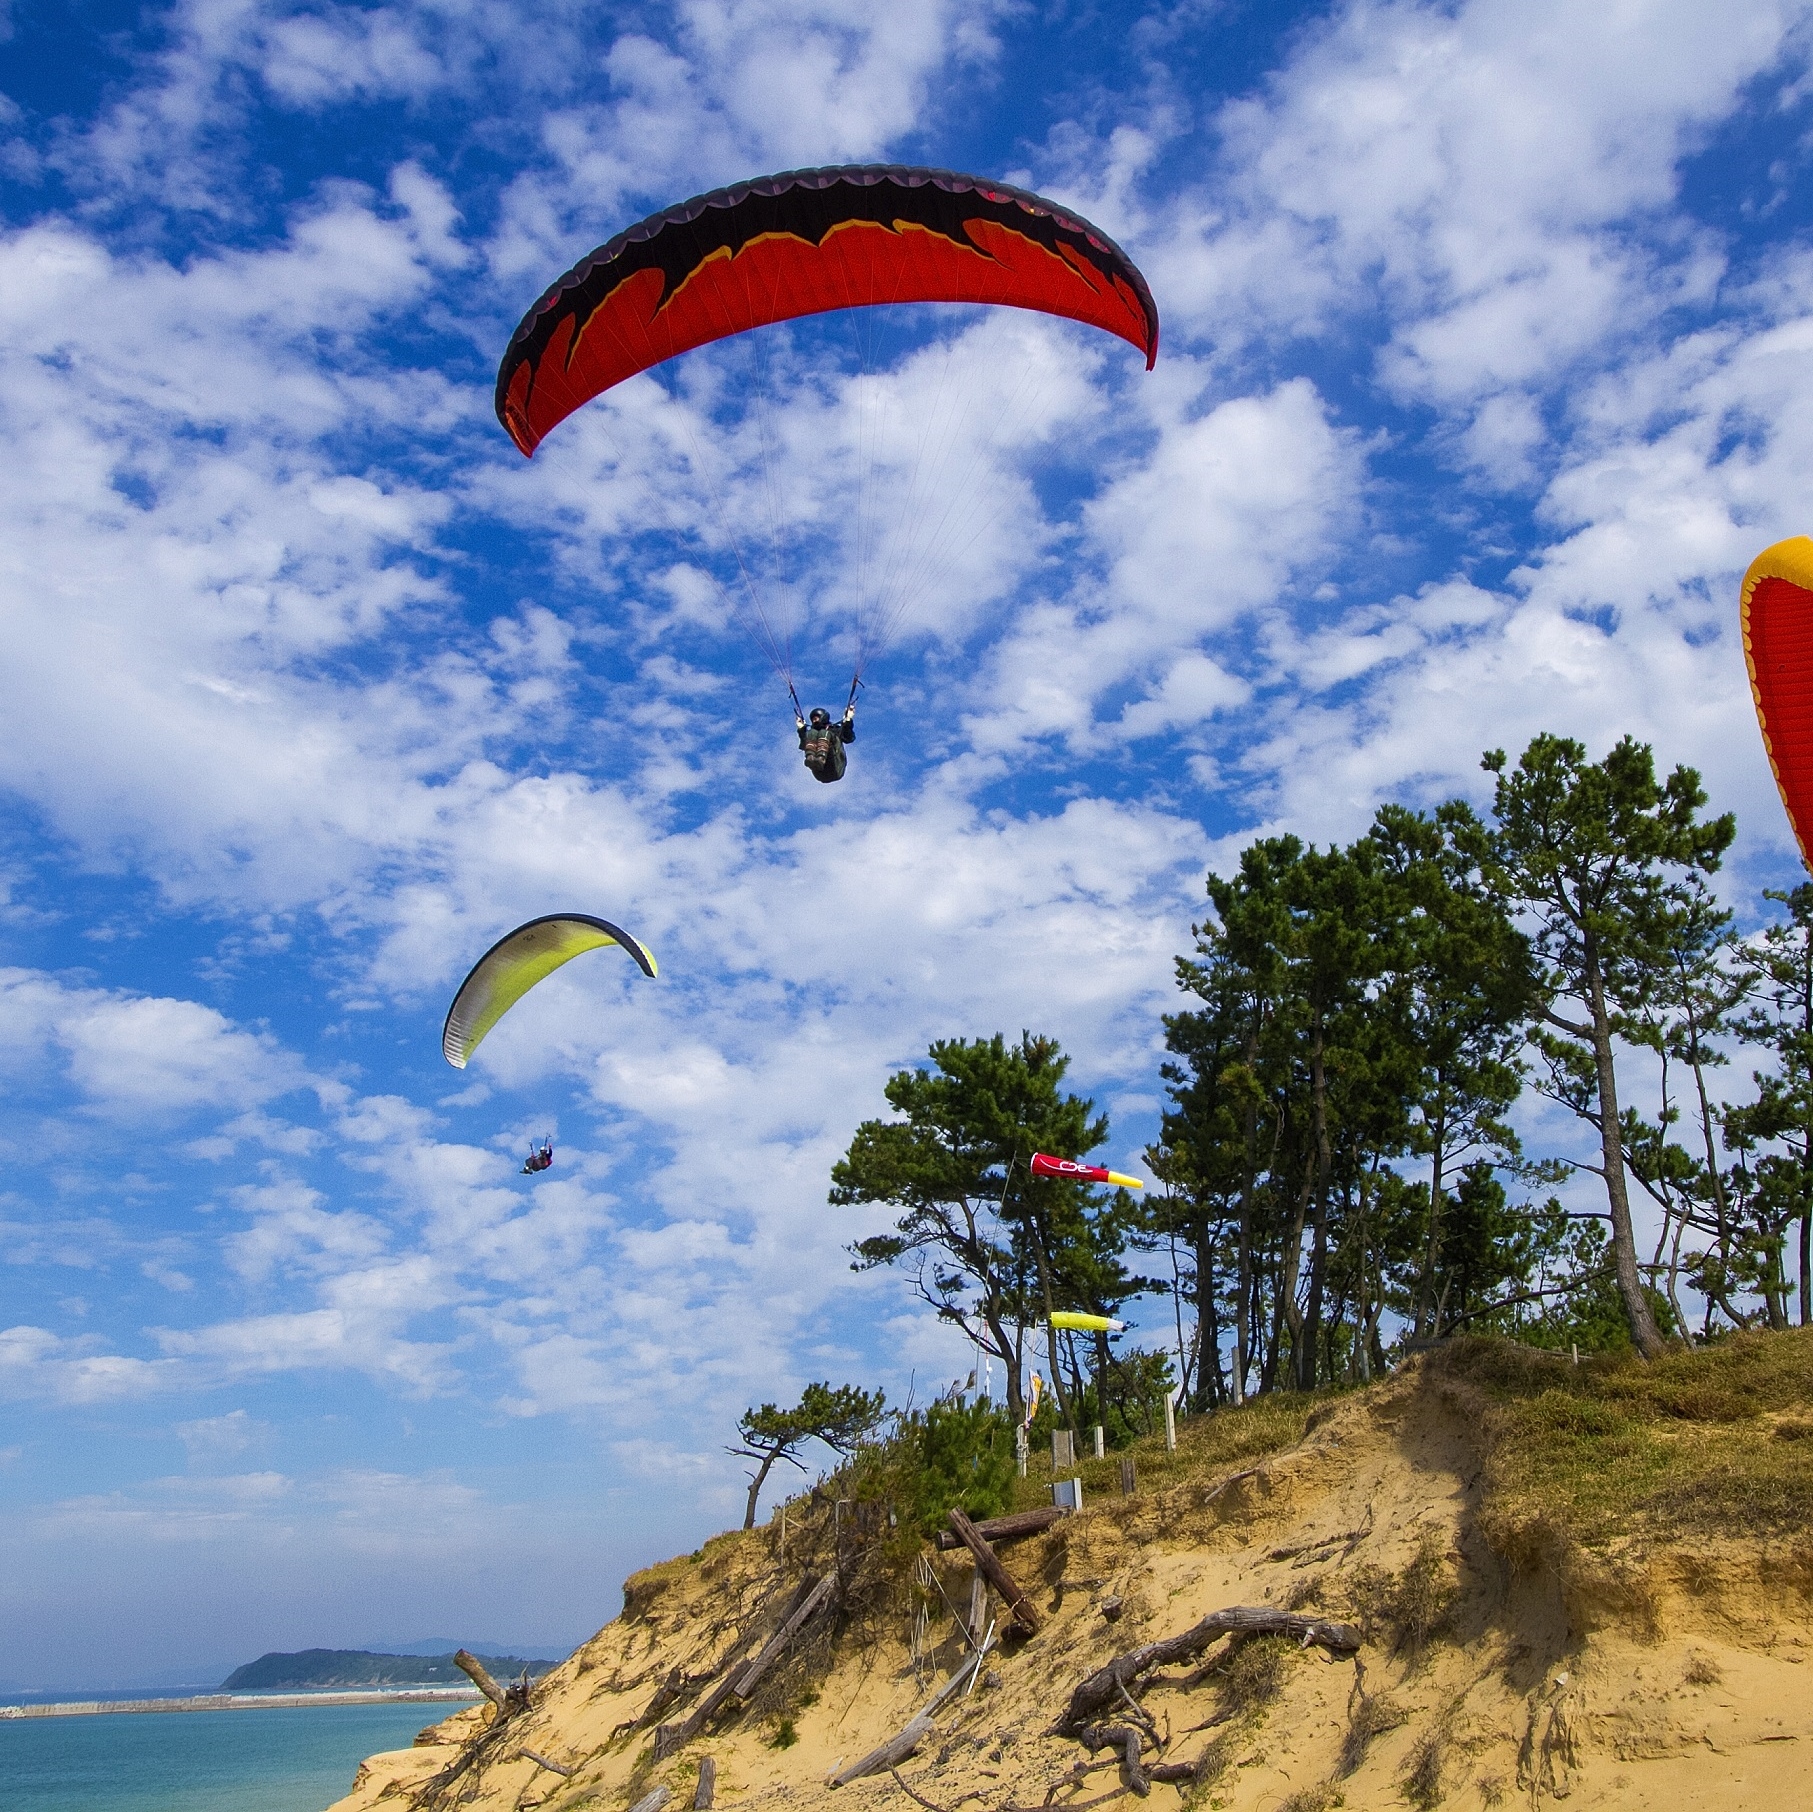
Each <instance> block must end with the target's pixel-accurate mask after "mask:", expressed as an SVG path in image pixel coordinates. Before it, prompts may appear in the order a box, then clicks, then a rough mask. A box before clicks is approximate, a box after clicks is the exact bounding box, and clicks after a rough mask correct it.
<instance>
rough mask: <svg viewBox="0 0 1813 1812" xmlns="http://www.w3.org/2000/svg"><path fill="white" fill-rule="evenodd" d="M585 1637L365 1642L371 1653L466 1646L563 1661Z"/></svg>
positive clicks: (437, 1650)
mask: <svg viewBox="0 0 1813 1812" xmlns="http://www.w3.org/2000/svg"><path fill="white" fill-rule="evenodd" d="M584 1640H585V1638H584V1637H583V1636H576V1637H575V1638H574V1639H573V1640H572V1641H571V1642H569V1643H567V1644H566V1646H565V1647H564V1648H549V1647H548V1646H547V1645H546V1644H545V1643H538V1642H499V1641H497V1640H496V1639H495V1638H492V1637H485V1638H482V1639H481V1640H479V1641H477V1642H475V1641H473V1640H472V1638H471V1637H467V1638H466V1640H465V1641H464V1642H455V1641H454V1640H453V1638H452V1637H450V1636H424V1637H422V1638H421V1639H420V1640H419V1641H416V1642H396V1641H392V1640H391V1639H390V1638H388V1637H382V1638H374V1639H373V1640H372V1641H370V1642H367V1643H366V1644H365V1647H366V1649H367V1650H368V1651H369V1652H370V1653H371V1654H374V1655H450V1654H452V1653H453V1651H454V1650H455V1649H456V1648H465V1649H470V1650H471V1651H472V1652H473V1654H475V1655H521V1656H522V1657H523V1659H524V1660H526V1661H564V1660H565V1659H566V1658H567V1656H568V1655H570V1654H571V1653H572V1652H573V1650H574V1649H576V1648H577V1647H578V1646H579V1644H580V1643H581V1642H583V1641H584Z"/></svg>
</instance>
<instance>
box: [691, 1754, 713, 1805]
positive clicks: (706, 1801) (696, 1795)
mask: <svg viewBox="0 0 1813 1812" xmlns="http://www.w3.org/2000/svg"><path fill="white" fill-rule="evenodd" d="M717 1791H718V1764H717V1763H716V1762H715V1761H714V1760H713V1759H712V1758H711V1757H710V1756H709V1755H708V1756H704V1757H701V1759H700V1761H699V1784H698V1785H697V1786H696V1787H694V1788H693V1790H692V1812H711V1802H712V1800H713V1798H714V1797H715V1796H716V1794H717Z"/></svg>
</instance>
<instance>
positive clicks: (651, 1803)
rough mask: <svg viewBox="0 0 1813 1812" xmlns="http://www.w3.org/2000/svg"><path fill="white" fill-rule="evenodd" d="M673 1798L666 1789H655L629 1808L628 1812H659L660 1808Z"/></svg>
mask: <svg viewBox="0 0 1813 1812" xmlns="http://www.w3.org/2000/svg"><path fill="white" fill-rule="evenodd" d="M672 1798H673V1793H672V1792H671V1791H670V1790H669V1789H668V1788H666V1787H655V1788H653V1789H651V1790H650V1791H649V1792H647V1793H645V1794H643V1796H642V1797H641V1798H640V1799H639V1800H637V1801H636V1803H635V1804H634V1805H633V1806H631V1807H630V1812H661V1808H662V1807H663V1806H665V1805H666V1804H667V1802H668V1801H669V1800H670V1799H672Z"/></svg>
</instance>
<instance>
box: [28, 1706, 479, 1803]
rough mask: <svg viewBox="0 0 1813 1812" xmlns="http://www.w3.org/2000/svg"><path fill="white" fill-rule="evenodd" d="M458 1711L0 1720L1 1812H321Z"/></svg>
mask: <svg viewBox="0 0 1813 1812" xmlns="http://www.w3.org/2000/svg"><path fill="white" fill-rule="evenodd" d="M455 1709H457V1708H456V1707H454V1706H442V1705H420V1704H417V1705H299V1706H296V1707H294V1708H289V1707H281V1708H274V1709H272V1710H270V1711H172V1712H111V1713H109V1712H102V1713H100V1714H98V1715H96V1716H93V1717H80V1718H18V1719H11V1718H0V1812H321V1809H322V1808H323V1807H324V1806H328V1805H331V1804H332V1803H333V1802H334V1801H335V1800H337V1799H340V1798H342V1797H344V1795H345V1794H346V1793H347V1792H348V1791H349V1790H350V1788H351V1787H352V1784H353V1776H354V1774H355V1773H357V1772H358V1767H359V1764H360V1762H362V1761H363V1760H364V1759H365V1757H366V1756H368V1755H372V1754H375V1753H376V1752H377V1751H378V1750H380V1749H407V1748H408V1747H409V1745H410V1743H411V1741H412V1740H413V1739H414V1737H415V1733H416V1732H417V1731H418V1730H420V1729H421V1728H422V1727H423V1725H425V1724H433V1723H436V1722H438V1721H439V1720H440V1719H442V1718H444V1717H446V1716H447V1715H448V1713H449V1712H451V1711H453V1710H455Z"/></svg>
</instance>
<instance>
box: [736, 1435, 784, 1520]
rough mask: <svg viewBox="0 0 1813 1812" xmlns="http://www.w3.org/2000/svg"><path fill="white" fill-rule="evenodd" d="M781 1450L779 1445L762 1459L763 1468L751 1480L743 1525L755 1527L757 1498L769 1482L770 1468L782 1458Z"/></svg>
mask: <svg viewBox="0 0 1813 1812" xmlns="http://www.w3.org/2000/svg"><path fill="white" fill-rule="evenodd" d="M780 1455H781V1450H780V1449H779V1448H778V1447H777V1448H776V1449H775V1450H774V1452H773V1453H771V1454H769V1455H768V1457H767V1458H766V1459H765V1460H763V1461H762V1466H761V1470H760V1471H759V1472H758V1473H757V1474H756V1475H755V1477H754V1478H753V1479H751V1480H750V1481H749V1508H748V1509H747V1510H745V1511H744V1512H743V1527H744V1528H745V1529H753V1528H754V1527H755V1500H756V1499H757V1498H758V1497H760V1496H761V1495H762V1487H763V1486H764V1485H765V1484H766V1483H767V1482H768V1468H769V1467H770V1466H772V1465H773V1464H774V1462H775V1461H776V1460H778V1459H779V1458H780Z"/></svg>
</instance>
